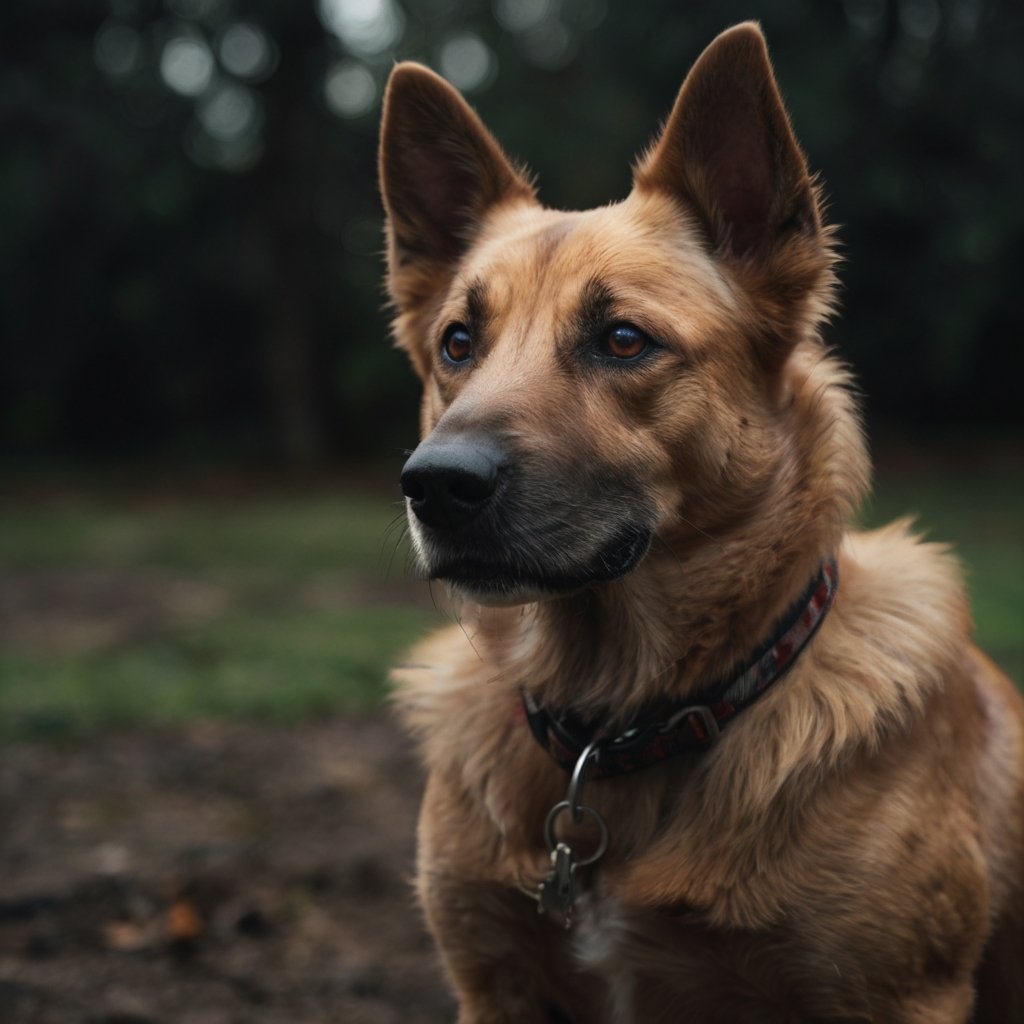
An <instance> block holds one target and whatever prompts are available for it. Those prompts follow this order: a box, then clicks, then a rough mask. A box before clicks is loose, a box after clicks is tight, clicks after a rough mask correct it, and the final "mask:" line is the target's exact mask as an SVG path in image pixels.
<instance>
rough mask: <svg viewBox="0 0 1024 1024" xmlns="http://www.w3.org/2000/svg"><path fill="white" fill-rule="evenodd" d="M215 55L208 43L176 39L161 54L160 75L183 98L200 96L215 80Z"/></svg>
mask: <svg viewBox="0 0 1024 1024" xmlns="http://www.w3.org/2000/svg"><path fill="white" fill-rule="evenodd" d="M213 71H214V64H213V54H212V53H211V52H210V48H209V47H208V46H207V45H206V43H205V42H204V41H203V40H201V39H197V38H194V37H191V36H175V37H174V38H173V39H170V40H169V41H168V42H167V44H166V45H165V46H164V48H163V52H162V53H161V54H160V75H161V77H162V78H163V80H164V81H165V82H166V83H167V85H168V86H170V87H171V88H172V89H173V90H174V91H175V92H178V93H181V95H182V96H201V95H202V94H203V93H204V92H205V91H206V89H207V88H208V86H209V85H210V82H211V81H212V80H213Z"/></svg>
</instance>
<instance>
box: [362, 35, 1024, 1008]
mask: <svg viewBox="0 0 1024 1024" xmlns="http://www.w3.org/2000/svg"><path fill="white" fill-rule="evenodd" d="M380 175H381V184H382V194H383V200H384V206H385V212H386V218H387V228H386V231H387V260H388V277H387V281H388V288H389V293H390V298H391V300H392V302H393V308H394V314H395V315H394V324H393V326H394V335H395V338H396V340H397V344H398V345H399V346H400V348H402V349H404V350H405V352H406V353H407V354H408V356H409V358H410V359H411V362H412V365H413V368H414V369H415V371H416V373H417V374H418V376H419V377H420V379H421V381H422V384H423V399H422V413H421V426H422V441H421V443H420V444H419V446H418V447H417V448H416V449H415V451H414V452H413V453H412V454H411V456H410V457H409V459H408V461H407V462H406V464H405V466H404V469H403V471H402V476H401V486H402V490H403V493H404V495H405V500H406V504H407V507H408V521H409V526H410V533H411V539H412V544H413V548H414V555H415V557H416V559H417V560H418V563H419V565H420V567H421V568H422V571H423V574H424V575H425V576H426V577H427V578H430V579H435V580H442V581H445V582H446V583H447V584H448V586H449V588H450V590H451V592H452V593H453V594H454V595H455V597H456V600H457V602H458V606H457V613H458V619H459V621H458V622H457V623H455V624H453V625H451V626H450V627H449V628H447V629H445V630H444V631H442V632H440V633H439V634H437V635H436V636H434V637H432V638H431V639H428V640H427V641H426V642H424V643H423V644H422V645H421V646H419V647H418V648H417V649H416V650H414V652H413V653H412V654H411V655H410V657H409V659H408V661H407V662H406V663H405V664H403V665H402V666H399V667H398V668H397V669H396V670H395V673H394V675H395V679H396V681H397V686H396V694H397V695H396V701H397V704H398V707H399V709H400V713H401V715H402V716H403V717H404V721H405V722H406V724H407V726H408V728H409V729H410V730H411V732H412V734H414V735H415V737H416V739H417V741H418V743H419V747H420V750H421V753H422V757H423V760H424V762H425V766H426V769H427V781H426V788H425V793H424V797H423V804H422V813H421V818H420V822H419V832H418V849H419V853H418V864H417V891H418V895H419V898H420V900H421V902H422V906H423V908H424V910H425V914H426V919H427V923H428V926H429V928H430V930H431V932H432V933H433V936H434V937H435V939H436V941H437V944H438V946H439V948H440V951H441V954H442V958H443V961H444V965H445V969H446V971H447V975H448V977H449V979H450V982H451V985H452V986H453V988H454V991H455V994H456V997H457V1000H458V1005H459V1017H458V1019H459V1021H460V1022H461V1024H497V1022H509V1024H512V1022H515V1024H530V1022H537V1024H540V1022H548V1024H553V1022H576V1024H597V1022H617V1024H618V1022H622V1024H628V1022H635V1024H659V1022H669V1021H671V1022H676V1021H681V1020H695V1021H696V1020H700V1021H706V1022H723V1024H724V1022H727V1024H737V1022H770V1024H778V1022H783V1021H847V1022H850V1021H876V1022H886V1024H911V1022H915V1024H926V1022H927V1024H939V1022H953V1021H956V1022H962V1021H968V1020H974V1021H999V1022H1002V1024H1005V1022H1008V1021H1022V1020H1024V997H1022V987H1021V978H1022V975H1024V926H1022V922H1024V706H1022V701H1021V698H1020V696H1019V694H1018V693H1017V691H1016V690H1015V689H1014V687H1013V686H1012V684H1011V683H1010V682H1009V680H1008V679H1007V678H1006V677H1005V676H1003V675H1002V674H1001V673H1000V671H999V670H998V669H997V668H996V667H995V666H994V665H993V664H992V662H990V661H989V660H988V659H987V658H986V657H985V655H983V654H982V653H980V652H979V651H978V650H977V649H976V648H975V647H974V646H973V645H972V643H971V639H970V634H971V619H970V613H969V610H968V607H967V603H966V599H965V595H964V587H963V584H962V582H961V575H960V570H959V569H958V566H957V563H956V561H955V559H954V557H953V556H952V555H951V554H950V553H949V552H948V551H947V550H946V549H945V548H944V547H943V546H940V545H937V544H933V543H923V542H922V541H921V540H920V539H918V538H917V537H915V536H914V535H913V534H912V532H911V527H910V525H909V524H908V523H906V522H899V523H896V524H894V525H891V526H888V527H886V528H884V529H880V530H876V531H874V532H855V531H852V530H851V529H850V528H849V527H848V525H847V524H848V523H849V521H850V519H851V517H852V516H853V514H854V513H855V511H856V509H857V508H858V505H859V504H860V502H861V500H862V497H863V495H864V493H865V491H866V488H867V486H868V479H869V464H868V457H867V454H866V449H865V444H864V441H863V437H862V431H861V426H860V423H859V419H858V412H857V408H856V402H855V397H854V393H853V389H852V387H851V381H850V377H849V374H848V372H847V370H846V369H845V368H844V366H843V365H841V364H840V362H839V361H837V359H836V358H835V357H834V356H833V355H832V354H830V352H829V351H828V350H827V349H826V348H825V347H824V345H823V342H822V340H821V334H820V332H821V329H822V326H823V323H824V322H825V320H826V319H827V318H828V317H829V315H830V313H831V312H832V309H833V301H834V298H833V292H834V286H835V266H836V251H835V239H834V235H833V231H832V229H831V228H830V227H828V226H826V225H825V224H824V222H823V218H822V202H821V197H820V193H819V187H818V185H817V184H816V182H815V180H814V179H813V178H812V177H811V176H810V174H809V172H808V168H807V163H806V160H805V158H804V156H803V154H802V152H801V150H800V148H799V147H798V144H797V142H796V140H795V138H794V135H793V132H792V129H791V126H790V122H789V118H788V115H787V113H786V111H785V108H784V106H783V102H782V99H781V97H780V93H779V89H778V86H777V84H776V80H775V77H774V74H773V71H772V67H771V63H770V61H769V57H768V53H767V49H766V46H765V42H764V38H763V36H762V34H761V31H760V29H759V27H758V26H757V25H756V24H753V23H745V24H741V25H738V26H736V27H734V28H731V29H729V30H728V31H726V32H724V33H723V34H722V35H720V36H718V37H717V38H716V39H715V40H714V41H713V42H712V43H711V44H710V46H709V47H708V48H707V49H706V50H705V51H704V53H703V54H702V55H701V56H700V57H699V59H698V60H697V62H696V63H695V64H694V66H693V68H692V69H691V71H690V72H689V74H688V76H687V77H686V79H685V82H684V83H683V86H682V89H681V91H680V93H679V96H678V98H677V100H676V102H675V105H674V107H673V109H672V112H671V114H670V116H669V118H668V121H667V122H666V124H665V126H664V128H663V130H662V131H661V133H660V135H659V136H658V137H657V139H656V141H655V142H654V144H653V145H652V146H651V148H650V149H649V150H648V151H647V152H646V153H645V154H644V155H642V157H641V158H640V159H639V161H638V163H637V165H636V167H635V170H634V178H633V188H632V191H631V193H630V194H629V196H628V197H627V198H626V199H625V200H623V201H621V202H617V203H613V204H611V205H609V206H605V207H602V208H600V209H595V210H589V211H584V212H564V211H559V210H552V209H547V208H545V207H543V206H542V205H541V204H540V203H539V202H538V201H537V199H536V197H535V192H534V188H533V186H532V185H531V183H530V181H529V179H528V178H527V176H526V175H525V174H524V172H523V171H522V170H521V169H520V168H518V167H516V166H515V165H514V164H513V163H511V162H510V161H509V159H508V158H507V157H506V156H505V155H504V154H503V152H502V150H501V149H500V148H499V145H498V143H497V142H496V141H495V140H494V138H493V137H492V136H491V135H490V134H489V133H488V131H487V130H486V129H485V128H484V126H483V124H482V123H481V121H480V120H479V118H478V117H477V115H476V114H475V113H474V112H473V110H472V109H471V108H470V107H469V106H468V105H467V104H466V102H465V101H464V100H463V99H462V97H461V96H460V95H459V94H458V93H457V92H456V91H455V90H454V89H452V88H451V87H450V86H449V85H448V84H447V83H446V82H445V81H444V80H443V79H441V78H440V77H438V76H437V75H435V74H433V73H432V72H431V71H429V70H428V69H426V68H425V67H422V66H419V65H416V64H412V63H402V64H399V65H397V66H396V67H395V69H394V70H393V73H392V75H391V78H390V81H389V83H388V88H387V92H386V97H385V103H384V114H383V125H382V136H381V147H380Z"/></svg>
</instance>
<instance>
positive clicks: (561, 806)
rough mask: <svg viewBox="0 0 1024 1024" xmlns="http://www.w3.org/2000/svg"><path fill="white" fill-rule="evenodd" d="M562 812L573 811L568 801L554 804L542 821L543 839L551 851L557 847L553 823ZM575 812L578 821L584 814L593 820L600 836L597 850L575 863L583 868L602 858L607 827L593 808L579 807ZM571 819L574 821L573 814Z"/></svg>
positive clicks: (606, 840) (606, 839)
mask: <svg viewBox="0 0 1024 1024" xmlns="http://www.w3.org/2000/svg"><path fill="white" fill-rule="evenodd" d="M563 811H570V812H571V811H573V806H572V804H571V803H570V802H569V801H568V800H562V801H560V802H559V803H557V804H555V806H554V807H552V808H551V810H550V811H548V816H547V818H546V819H545V821H544V839H545V841H546V842H547V844H548V849H549V850H552V851H553V850H554V849H555V848H556V847H557V846H558V839H557V837H556V836H555V822H556V821H557V820H558V816H559V815H560V814H561V813H562V812H563ZM577 811H578V813H579V821H582V820H583V816H584V815H585V814H586V815H589V816H590V817H591V818H592V819H593V821H594V824H595V825H597V831H598V834H599V836H600V838H599V839H598V841H597V849H596V850H594V852H593V853H592V854H591V855H590V856H589V857H583V858H582V859H581V860H577V861H575V866H576V867H577V868H585V867H586V866H587V865H588V864H593V863H594V861H597V860H600V859H601V858H602V857H603V856H604V852H605V850H607V849H608V826H607V825H606V824H605V820H604V818H602V817H601V815H600V814H599V813H598V812H597V811H596V810H594V808H593V807H583V806H579V807H578V808H577ZM573 818H574V820H576V815H575V813H574V814H573Z"/></svg>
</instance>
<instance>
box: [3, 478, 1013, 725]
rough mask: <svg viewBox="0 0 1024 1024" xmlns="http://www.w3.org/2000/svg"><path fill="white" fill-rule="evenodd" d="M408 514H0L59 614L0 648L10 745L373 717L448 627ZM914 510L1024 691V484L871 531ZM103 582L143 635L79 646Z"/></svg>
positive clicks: (370, 503) (986, 643)
mask: <svg viewBox="0 0 1024 1024" xmlns="http://www.w3.org/2000/svg"><path fill="white" fill-rule="evenodd" d="M397 513H398V510H397V509H396V508H395V507H394V506H393V505H392V504H391V503H390V502H389V500H388V499H387V498H386V497H377V496H375V495H373V494H369V493H362V492H360V493H347V494H346V493H333V494H327V495H324V494H312V495H310V494H306V495H302V494H297V495H294V496H291V497H282V496H266V495H263V496H258V495H257V496H247V497H245V498H236V499H231V500H226V499H218V500H210V499H205V500H198V499H197V500H190V501H185V500H183V499H175V500H168V499H166V498H164V499H162V500H157V499H152V498H147V497H146V496H145V495H139V494H128V495H125V496H122V497H121V498H120V499H118V498H115V497H111V496H109V495H108V496H106V497H99V496H93V497H82V496H70V497H69V496H65V497H62V498H56V497H53V498H47V499H45V500H40V501H33V502H29V501H21V502H18V501H8V502H7V503H6V504H4V505H3V506H0V577H4V576H6V578H7V579H8V580H12V581H14V582H13V583H12V584H10V585H8V589H7V594H8V605H9V604H10V595H11V594H12V593H14V595H15V598H16V597H17V588H18V587H21V586H24V585H28V584H30V583H31V581H32V580H39V579H44V580H46V581H48V583H47V585H48V586H50V587H51V588H55V593H56V595H57V596H56V597H55V599H54V600H55V602H56V605H60V607H57V606H56V605H55V606H54V607H50V606H46V607H43V608H41V609H40V611H39V615H40V616H41V617H42V618H43V619H46V620H47V621H49V620H48V619H47V617H48V616H50V615H54V616H55V618H54V619H53V632H52V634H47V633H45V631H44V632H43V633H42V634H41V635H42V636H43V637H44V640H45V641H46V642H40V641H39V639H38V637H37V639H36V641H35V642H34V643H31V644H27V645H26V644H19V643H18V642H17V639H18V638H17V637H15V638H14V640H13V642H10V643H8V644H7V645H6V649H5V650H4V652H2V653H0V739H11V738H16V737H24V736H39V735H45V736H65V735H79V734H82V733H87V732H92V731H95V730H100V729H104V728H109V727H121V726H132V725H138V724H144V723H157V724H161V723H177V722H182V721H186V720H188V719H192V718H196V717H204V716H224V717H227V716H232V717H248V718H262V719H269V720H273V721H280V722H293V721H297V720H300V719H303V718H307V717H310V716H316V715H326V714H331V713H337V712H341V711H345V710H350V709H354V708H367V707H371V706H373V705H374V704H376V703H377V702H379V700H380V699H381V697H382V695H383V693H384V689H385V683H384V680H385V677H386V672H387V667H388V666H389V665H390V664H391V663H392V662H393V661H394V660H395V659H396V657H397V656H398V654H399V652H400V651H401V650H402V649H403V648H405V647H407V646H408V645H409V644H410V643H412V642H413V641H414V640H415V639H416V638H417V637H418V636H420V635H422V634H423V633H425V632H426V631H427V630H428V629H429V628H430V627H431V625H433V624H435V623H437V622H438V621H439V618H440V617H439V616H438V614H437V613H436V612H432V611H431V610H430V608H429V605H427V606H424V605H422V604H420V605H414V604H410V603H409V594H410V590H409V589H408V588H405V587H403V586H402V585H401V584H402V580H403V578H404V576H405V564H406V558H407V554H406V550H405V547H404V545H403V543H402V539H401V538H402V528H401V523H400V522H399V520H398V515H397ZM906 514H916V515H917V516H918V519H919V524H920V527H921V528H922V530H923V531H924V532H925V533H926V534H927V535H928V536H929V537H931V538H932V539H936V540H943V541H950V542H952V543H953V544H954V545H955V546H956V548H957V550H958V551H959V553H960V555H961V556H962V558H963V560H964V562H965V565H966V567H967V573H968V579H969V582H970V586H971V590H972V593H973V599H974V608H975V612H976V617H977V631H978V639H979V642H980V643H981V644H982V646H983V647H985V648H986V649H987V650H988V651H989V652H990V653H991V654H992V655H993V656H994V657H995V658H996V660H997V661H999V662H1000V663H1001V664H1002V665H1003V667H1004V668H1006V669H1007V670H1008V671H1009V672H1010V673H1011V674H1012V675H1014V677H1015V678H1016V679H1017V680H1018V682H1019V681H1020V680H1021V678H1022V674H1024V545H1022V538H1021V530H1020V524H1021V522H1022V521H1024V485H1022V483H1021V481H1020V480H1019V479H1016V478H1015V479H1011V480H1006V479H1001V478H999V477H998V476H996V475H995V474H992V473H989V474H987V475H985V474H970V473H964V472H961V473H958V474H955V475H950V474H945V475H943V474H939V473H936V472H926V471H919V472H914V473H902V474H889V475H883V476H882V479H881V481H880V483H879V485H878V487H877V489H876V496H875V498H874V499H873V501H872V503H871V504H870V506H869V508H868V510H867V511H866V514H865V522H866V523H867V524H869V525H875V524H879V523H883V522H886V521H888V520H889V519H891V518H894V517H896V516H900V515H906ZM90 573H92V574H95V573H106V574H109V578H110V579H111V580H113V583H111V584H108V588H109V587H113V588H114V591H115V596H114V597H113V598H111V597H110V594H109V593H107V595H106V597H105V598H104V601H105V602H106V604H107V605H110V604H111V602H112V605H113V610H111V608H109V607H107V608H106V611H105V612H104V614H110V615H113V616H114V620H115V621H116V620H117V617H118V616H121V618H123V619H124V620H125V622H127V623H128V624H129V625H130V626H131V628H130V629H121V630H120V631H118V630H113V631H112V632H111V631H108V633H107V634H105V633H104V632H103V631H102V630H100V631H99V632H98V633H96V634H95V635H92V639H89V636H90V634H88V633H86V634H85V635H86V640H85V641H83V642H77V641H76V642H68V641H67V635H68V633H69V632H72V631H71V630H70V627H69V625H68V623H69V622H71V623H73V622H74V620H75V618H76V616H77V617H80V618H82V619H83V621H84V620H87V619H88V618H89V616H91V615H95V614H97V609H96V608H95V607H92V605H91V604H89V603H88V601H86V603H85V604H84V605H82V604H79V605H76V604H75V602H76V601H77V602H82V600H83V599H82V596H81V595H82V590H81V586H80V581H81V580H82V579H83V578H86V577H88V576H89V574H90ZM118 574H121V575H120V576H119V575H118ZM122 578H123V579H124V580H126V581H128V582H130V583H131V585H132V586H135V587H138V586H140V585H142V586H143V587H144V588H151V589H152V590H153V591H154V592H155V593H160V592H161V589H162V588H165V589H167V588H171V589H173V587H174V586H175V585H177V584H180V583H181V582H182V581H184V582H185V583H192V584H201V585H203V586H205V587H207V588H208V589H210V588H212V589H213V591H215V593H216V595H217V600H216V601H214V602H212V603H211V604H210V605H209V606H208V607H206V608H205V609H204V608H199V609H198V610H197V612H196V614H194V615H190V616H188V615H187V616H185V617H184V618H180V617H179V618H177V619H176V618H174V617H173V616H170V617H168V616H166V615H165V616H164V617H161V615H160V614H156V615H153V614H148V615H143V614H137V613H136V609H134V608H133V602H134V601H135V598H134V597H133V596H132V595H133V593H134V591H132V589H131V587H127V584H126V587H127V589H126V590H125V596H124V598H123V601H122V602H121V603H122V604H123V607H119V604H118V598H117V596H116V590H117V586H118V580H120V579H122ZM140 580H141V584H140ZM26 581H28V583H26ZM62 581H64V582H66V583H68V584H69V586H68V587H67V588H65V590H66V592H62V590H61V582H62ZM76 581H77V582H76ZM70 584H75V585H70ZM76 586H77V587H78V589H76ZM12 588H14V589H12ZM45 593H49V591H45ZM85 593H86V595H88V589H87V588H86V590H85ZM412 593H416V588H413V590H412ZM62 594H63V596H62ZM311 594H313V596H312V597H311V596H310V595H311ZM69 595H70V596H69ZM61 602H63V604H61ZM100 611H101V612H103V611H104V610H103V609H102V608H101V609H100ZM51 638H52V642H50V641H51ZM9 639H10V638H9ZM0 647H2V645H0Z"/></svg>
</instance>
